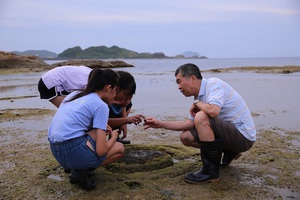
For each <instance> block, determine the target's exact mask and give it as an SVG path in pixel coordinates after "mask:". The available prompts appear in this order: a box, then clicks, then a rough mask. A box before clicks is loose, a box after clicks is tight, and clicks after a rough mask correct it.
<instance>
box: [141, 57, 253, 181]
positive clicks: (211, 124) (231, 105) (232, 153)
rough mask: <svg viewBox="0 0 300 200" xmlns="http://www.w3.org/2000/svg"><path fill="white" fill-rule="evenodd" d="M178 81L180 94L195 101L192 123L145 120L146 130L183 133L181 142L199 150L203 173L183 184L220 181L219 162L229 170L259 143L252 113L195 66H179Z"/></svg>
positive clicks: (188, 177)
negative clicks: (232, 163)
mask: <svg viewBox="0 0 300 200" xmlns="http://www.w3.org/2000/svg"><path fill="white" fill-rule="evenodd" d="M175 77H176V83H177V84H178V89H179V90H180V92H182V94H183V95H184V96H186V97H190V96H193V97H194V102H193V104H192V106H191V108H190V116H189V119H187V120H185V121H178V122H168V121H159V120H157V119H155V118H151V117H150V118H147V119H146V122H145V124H144V125H145V126H146V127H145V128H149V127H152V128H165V129H170V130H176V131H183V132H182V133H181V135H180V140H181V142H182V143H183V144H184V145H186V146H191V147H195V148H200V150H201V160H202V164H203V166H202V168H201V169H200V170H198V171H196V172H193V173H189V174H187V175H186V176H185V177H184V180H185V181H186V182H189V183H206V182H213V181H218V180H219V177H220V174H219V166H220V162H221V165H222V166H224V167H226V166H228V165H229V164H230V163H231V161H232V160H233V159H237V158H238V156H240V152H245V151H247V150H249V149H250V148H251V147H252V145H253V144H254V142H255V140H256V129H255V125H254V122H253V119H252V116H251V113H250V110H249V108H248V106H247V105H246V103H245V101H244V99H243V98H242V97H241V96H240V95H239V94H238V93H237V92H236V91H235V90H234V89H233V88H232V87H231V86H230V85H228V84H227V83H225V82H224V81H222V80H220V79H218V78H209V79H205V78H202V75H201V72H200V70H199V68H198V67H197V66H196V65H194V64H190V63H189V64H184V65H182V66H180V67H179V68H178V69H177V70H176V72H175ZM223 151H224V156H223V160H222V161H221V158H222V152H223Z"/></svg>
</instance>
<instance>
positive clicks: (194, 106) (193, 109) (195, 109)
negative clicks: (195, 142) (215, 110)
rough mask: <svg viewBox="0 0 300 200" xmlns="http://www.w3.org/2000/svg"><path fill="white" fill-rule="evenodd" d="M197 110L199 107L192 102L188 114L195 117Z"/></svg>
mask: <svg viewBox="0 0 300 200" xmlns="http://www.w3.org/2000/svg"><path fill="white" fill-rule="evenodd" d="M199 111H200V109H199V108H198V107H197V106H196V105H195V104H194V103H193V104H192V106H191V108H190V115H191V116H192V117H195V116H196V114H197V112H199Z"/></svg>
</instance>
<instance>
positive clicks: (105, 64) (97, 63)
mask: <svg viewBox="0 0 300 200" xmlns="http://www.w3.org/2000/svg"><path fill="white" fill-rule="evenodd" d="M66 65H73V66H80V65H84V66H87V67H90V68H95V67H99V68H120V67H121V68H123V67H133V65H131V64H128V63H126V62H124V61H121V60H114V61H102V60H93V59H87V60H85V59H84V60H68V61H65V62H59V63H55V64H52V65H51V66H52V67H59V66H66Z"/></svg>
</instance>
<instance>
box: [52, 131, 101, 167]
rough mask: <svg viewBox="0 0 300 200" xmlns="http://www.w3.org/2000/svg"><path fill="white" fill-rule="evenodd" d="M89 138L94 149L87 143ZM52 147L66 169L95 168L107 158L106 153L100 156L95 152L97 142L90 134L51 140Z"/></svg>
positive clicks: (59, 161)
mask: <svg viewBox="0 0 300 200" xmlns="http://www.w3.org/2000/svg"><path fill="white" fill-rule="evenodd" d="M87 140H89V141H90V143H91V144H92V146H93V149H94V151H93V150H91V149H90V148H89V147H88V146H87V145H86V142H87ZM50 147H51V151H52V154H53V156H54V157H55V159H56V160H57V161H58V163H59V164H60V165H61V166H62V167H63V168H64V169H74V170H89V169H95V168H97V167H99V166H100V165H101V164H102V163H103V162H104V161H105V159H106V154H105V155H104V156H101V157H99V156H98V154H97V153H96V152H95V150H96V142H95V140H93V139H92V137H91V136H90V135H89V134H85V135H84V136H81V137H78V138H74V139H70V140H66V141H64V142H56V143H52V142H50Z"/></svg>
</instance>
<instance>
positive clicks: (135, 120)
mask: <svg viewBox="0 0 300 200" xmlns="http://www.w3.org/2000/svg"><path fill="white" fill-rule="evenodd" d="M143 119H144V116H143V115H134V116H131V117H127V124H132V123H133V124H135V125H138V124H139V123H141V122H142V121H143Z"/></svg>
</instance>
